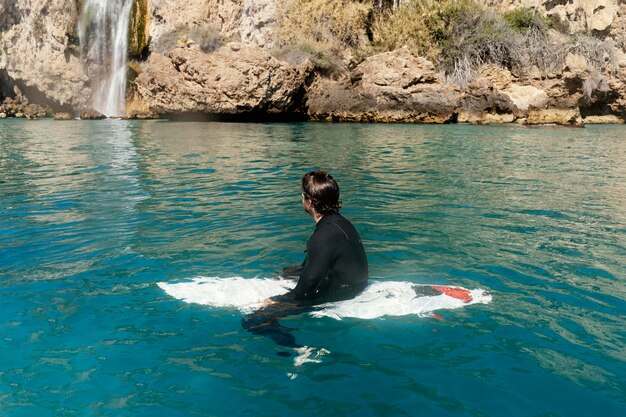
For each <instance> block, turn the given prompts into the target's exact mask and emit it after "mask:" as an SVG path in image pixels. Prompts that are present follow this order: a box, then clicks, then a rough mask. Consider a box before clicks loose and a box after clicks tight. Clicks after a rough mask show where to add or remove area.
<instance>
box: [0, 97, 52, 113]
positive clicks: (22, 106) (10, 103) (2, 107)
mask: <svg viewBox="0 0 626 417" xmlns="http://www.w3.org/2000/svg"><path fill="white" fill-rule="evenodd" d="M0 113H2V114H4V116H5V117H4V118H7V117H16V118H25V119H41V118H43V117H49V116H50V114H51V113H52V110H51V109H50V108H49V107H46V106H41V105H38V104H30V103H29V102H28V100H25V98H24V97H23V96H18V97H17V98H11V97H7V98H6V99H5V100H4V102H3V103H2V104H0Z"/></svg>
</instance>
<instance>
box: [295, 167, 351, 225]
mask: <svg viewBox="0 0 626 417" xmlns="http://www.w3.org/2000/svg"><path fill="white" fill-rule="evenodd" d="M302 198H303V201H304V203H305V204H304V208H305V210H307V204H306V203H307V201H310V203H311V204H310V206H311V207H313V208H314V209H315V211H316V212H317V213H318V214H321V215H322V216H327V215H329V214H335V213H339V210H340V209H341V202H340V201H339V185H337V181H335V179H334V178H333V177H332V176H331V175H329V174H328V172H326V171H321V170H317V171H311V172H307V173H306V174H304V177H302ZM307 212H308V213H309V214H313V213H310V212H309V210H307Z"/></svg>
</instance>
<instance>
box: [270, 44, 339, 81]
mask: <svg viewBox="0 0 626 417" xmlns="http://www.w3.org/2000/svg"><path fill="white" fill-rule="evenodd" d="M272 55H273V56H275V57H276V58H278V59H280V60H283V61H286V62H288V63H290V64H291V65H300V64H302V63H303V62H305V61H307V60H309V61H311V63H312V64H313V65H314V66H315V68H316V69H317V70H319V71H320V72H322V73H323V74H326V75H331V74H334V73H337V72H339V70H340V69H341V68H343V66H344V65H343V60H342V56H341V51H340V50H337V49H336V48H333V47H332V46H331V45H329V44H327V43H322V42H313V41H301V42H299V43H297V44H289V45H285V46H283V47H281V48H274V49H273V50H272Z"/></svg>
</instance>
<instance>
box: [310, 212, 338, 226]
mask: <svg viewBox="0 0 626 417" xmlns="http://www.w3.org/2000/svg"><path fill="white" fill-rule="evenodd" d="M339 216H340V215H339V213H333V214H328V215H326V216H324V217H322V218H321V219H320V220H319V221H318V222H317V223H316V224H315V228H316V229H317V228H318V227H320V225H322V224H324V223H329V222H331V221H332V219H336V218H337V217H339Z"/></svg>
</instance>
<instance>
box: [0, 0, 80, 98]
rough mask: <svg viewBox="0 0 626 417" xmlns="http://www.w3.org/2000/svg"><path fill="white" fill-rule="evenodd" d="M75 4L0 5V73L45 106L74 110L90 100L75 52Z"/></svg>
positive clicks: (45, 0) (52, 0)
mask: <svg viewBox="0 0 626 417" xmlns="http://www.w3.org/2000/svg"><path fill="white" fill-rule="evenodd" d="M77 13H78V11H77V8H76V3H75V2H73V1H70V2H68V1H64V0H31V1H28V2H23V1H15V2H8V1H7V2H1V3H0V16H2V17H0V24H1V26H0V31H1V32H2V36H0V70H3V69H4V70H6V73H7V75H8V76H9V77H10V78H11V79H12V80H14V81H16V82H19V83H20V84H21V85H23V86H24V87H26V88H27V91H26V90H25V94H26V95H28V96H30V95H33V96H40V98H42V99H45V100H47V101H48V102H49V103H50V104H59V105H65V104H69V105H71V106H79V105H81V104H83V103H84V102H85V100H86V98H87V97H88V96H89V94H88V92H87V91H86V88H87V87H86V81H87V80H86V79H85V77H84V75H83V73H82V68H81V64H80V59H79V56H78V53H77V50H76V44H75V42H76V38H75V31H76V19H77Z"/></svg>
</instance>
